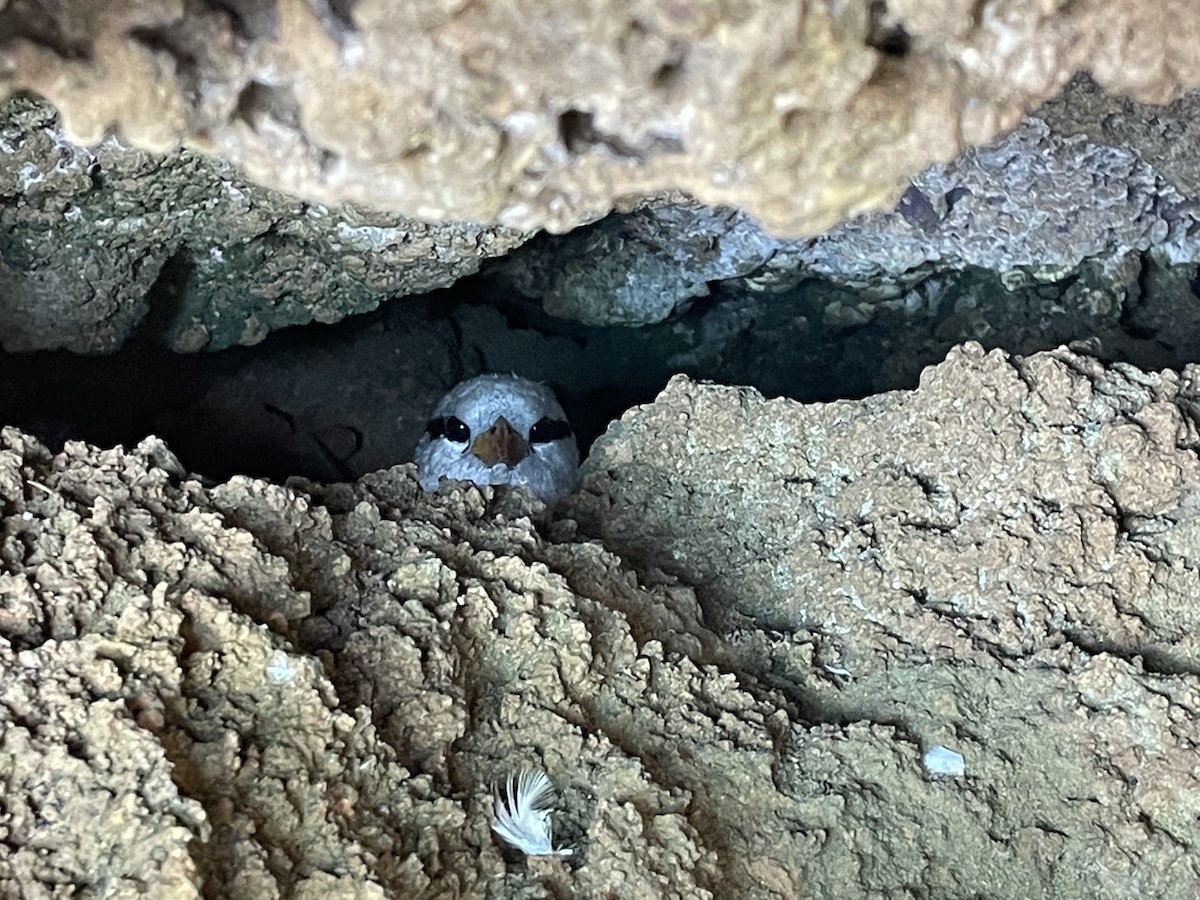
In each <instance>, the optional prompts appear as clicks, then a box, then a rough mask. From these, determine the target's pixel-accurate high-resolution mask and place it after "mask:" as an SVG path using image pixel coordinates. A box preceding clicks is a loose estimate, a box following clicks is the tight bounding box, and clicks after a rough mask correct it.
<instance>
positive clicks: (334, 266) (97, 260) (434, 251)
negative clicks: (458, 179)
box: [0, 11, 526, 353]
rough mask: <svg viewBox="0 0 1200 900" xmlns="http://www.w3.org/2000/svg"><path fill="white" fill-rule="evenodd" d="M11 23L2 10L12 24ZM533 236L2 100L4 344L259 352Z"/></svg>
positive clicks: (453, 275) (443, 279)
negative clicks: (82, 125) (134, 141)
mask: <svg viewBox="0 0 1200 900" xmlns="http://www.w3.org/2000/svg"><path fill="white" fill-rule="evenodd" d="M3 15H4V12H3V11H0V16H3ZM525 237H526V236H525V235H522V234H519V233H517V232H514V231H512V230H511V229H507V228H485V227H480V226H476V225H469V224H462V223H445V224H440V225H430V224H427V223H424V222H417V221H413V220H410V219H405V218H403V217H400V216H397V215H394V214H385V213H380V212H375V211H371V210H366V209H356V208H352V207H349V206H342V207H338V208H327V207H324V206H321V205H319V204H313V203H304V202H301V201H300V200H297V199H295V198H293V197H288V196H285V195H283V194H280V193H279V192H278V191H274V190H268V189H264V188H261V187H257V186H255V185H252V184H249V183H247V182H246V180H245V179H244V177H243V176H241V175H240V174H239V173H238V172H236V171H235V170H234V169H233V168H232V167H231V166H229V165H228V164H227V163H224V162H220V161H217V160H213V159H209V158H206V157H203V156H201V155H198V154H196V153H194V152H191V151H186V150H176V151H172V152H170V153H167V154H163V155H159V154H154V153H148V152H145V151H141V150H132V149H130V148H129V147H127V146H125V145H123V144H121V143H120V142H118V141H117V140H116V139H113V138H108V139H106V140H104V141H102V142H100V143H99V144H97V145H95V146H93V147H90V148H89V147H84V146H79V145H76V144H73V143H71V142H70V141H68V140H67V139H66V138H65V136H64V135H63V132H62V129H61V127H60V125H59V123H58V121H57V116H56V115H55V113H54V111H53V110H52V109H51V108H50V107H49V106H47V105H46V104H45V103H41V102H37V101H33V100H30V99H28V98H24V97H10V98H9V99H8V100H6V101H0V318H2V319H3V321H4V328H3V329H2V330H0V347H2V348H3V349H4V350H7V351H18V352H27V351H31V350H44V349H59V348H63V349H68V350H73V351H76V352H81V353H108V352H112V351H114V350H117V349H119V348H120V347H121V346H122V345H123V344H124V343H125V342H126V341H127V340H128V339H129V337H130V336H131V335H132V334H134V333H135V332H138V333H140V334H141V335H143V336H153V337H155V338H157V339H159V340H161V341H162V342H164V343H165V344H167V345H169V346H171V347H173V348H174V349H177V350H181V351H194V350H200V349H221V348H225V347H230V346H235V345H238V344H243V345H244V344H254V343H257V342H258V341H261V340H262V339H263V338H264V337H266V335H267V334H268V333H269V332H270V331H272V330H275V329H279V328H283V327H285V326H288V325H296V324H302V323H308V322H312V321H317V322H324V323H328V322H336V321H338V320H339V319H341V318H343V317H344V316H347V315H350V314H352V313H356V312H364V311H366V310H370V309H374V308H375V307H376V306H378V305H379V304H380V303H381V302H382V301H383V300H385V299H387V298H388V297H391V296H395V295H398V294H410V293H421V292H423V291H429V290H433V289H434V288H438V287H445V286H446V285H449V284H451V283H453V282H454V281H455V280H457V279H458V278H460V277H462V276H463V275H466V274H469V273H471V272H474V271H475V270H476V269H478V267H479V265H480V263H481V262H482V260H483V259H485V258H486V257H488V256H492V255H499V254H503V253H505V252H506V251H508V250H509V249H511V248H512V247H514V246H516V245H518V244H520V243H521V242H522V241H523V240H524V239H525Z"/></svg>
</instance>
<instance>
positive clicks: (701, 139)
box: [0, 0, 1200, 234]
mask: <svg viewBox="0 0 1200 900" xmlns="http://www.w3.org/2000/svg"><path fill="white" fill-rule="evenodd" d="M0 35H3V36H4V39H2V41H3V42H2V43H0V92H7V91H11V90H15V89H29V90H33V91H36V92H38V93H39V94H41V95H43V96H45V97H47V98H48V99H49V100H50V101H51V102H52V103H54V104H55V105H56V106H58V107H59V108H60V109H61V110H62V111H63V115H64V120H65V123H66V127H67V132H68V134H70V135H71V137H72V139H73V140H75V141H78V142H81V143H84V144H91V143H94V142H97V141H99V140H100V139H101V138H102V137H103V136H104V135H105V134H106V133H107V132H108V131H109V130H110V129H115V130H116V131H117V132H118V133H119V135H120V136H121V138H122V139H123V140H125V141H127V142H128V143H129V144H131V145H133V146H137V147H141V148H144V149H148V150H154V151H158V152H165V151H167V150H169V149H171V148H172V147H174V146H175V145H176V144H177V143H179V142H184V143H185V144H187V145H188V146H190V147H193V148H196V149H199V150H202V151H206V152H210V153H212V154H214V155H216V156H218V157H220V158H222V159H226V160H229V161H230V162H233V163H234V164H236V165H239V166H241V167H242V168H243V169H244V170H245V171H246V172H247V173H248V174H249V177H250V178H251V179H252V180H254V181H255V182H258V183H261V184H266V185H270V186H272V187H275V188H279V189H282V190H285V191H288V192H290V193H294V194H296V195H298V196H303V197H306V198H308V199H310V200H315V201H319V202H322V203H326V204H334V203H340V202H343V201H352V202H358V203H369V204H371V205H374V206H378V207H381V208H384V209H390V210H394V211H397V212H400V213H403V214H405V215H407V216H410V217H414V218H419V219H422V220H426V221H450V220H466V221H475V222H484V223H501V224H506V225H510V226H512V227H516V228H519V229H522V230H531V229H533V228H539V227H547V228H549V229H551V230H554V231H565V230H567V229H569V228H571V227H574V226H576V225H578V224H580V223H582V222H586V221H588V220H591V219H594V218H596V217H598V216H601V215H603V214H605V213H607V212H608V211H610V210H611V209H613V208H614V207H618V206H620V205H622V204H624V203H626V202H627V201H628V200H629V199H630V198H637V197H640V196H643V195H645V194H647V193H653V192H655V191H658V190H664V189H676V188H677V189H682V190H685V191H687V192H688V193H690V194H691V195H693V196H695V197H697V198H698V199H699V200H701V201H702V202H705V203H709V204H724V205H730V206H736V207H739V208H742V209H745V210H747V211H748V212H750V213H751V214H752V215H754V216H756V217H757V218H758V219H759V220H760V221H762V222H763V223H764V224H765V225H767V226H768V227H769V228H771V229H772V230H773V231H777V232H780V233H788V234H802V233H808V234H812V233H818V232H820V231H822V230H824V229H826V228H828V227H829V226H831V225H833V224H834V223H835V222H837V221H839V220H841V219H842V218H843V217H844V216H846V215H848V214H852V213H855V212H860V211H863V210H867V209H873V208H879V207H886V206H890V205H891V204H892V203H893V202H894V201H895V199H896V197H897V196H898V195H899V193H900V192H901V190H903V187H904V184H905V182H906V180H907V179H908V178H909V177H911V176H912V175H913V174H914V173H915V172H917V171H918V170H919V169H920V168H922V167H923V166H924V165H926V164H927V163H928V162H929V161H930V160H931V159H949V158H950V157H951V156H953V155H954V154H955V153H956V152H957V151H959V150H961V149H962V148H963V147H964V146H967V145H970V144H976V143H980V142H982V141H985V140H987V139H989V138H990V137H992V136H993V135H994V134H996V133H997V132H998V131H1000V130H1002V129H1003V128H1006V127H1008V126H1010V125H1012V124H1013V123H1014V122H1015V121H1016V120H1017V118H1018V116H1019V115H1020V113H1021V112H1022V111H1023V110H1025V109H1029V108H1030V107H1032V106H1034V105H1036V104H1037V103H1038V102H1039V101H1041V100H1043V99H1045V98H1047V97H1049V96H1051V95H1052V94H1054V93H1055V92H1056V91H1057V90H1058V89H1059V88H1061V87H1062V85H1063V84H1065V83H1066V82H1067V80H1068V79H1069V78H1070V77H1071V75H1072V74H1073V73H1074V72H1075V71H1076V70H1078V69H1081V68H1089V69H1091V70H1092V71H1093V72H1094V74H1095V77H1096V78H1097V80H1098V81H1099V82H1100V83H1101V84H1103V85H1104V86H1105V87H1106V88H1107V89H1109V90H1111V91H1113V92H1115V93H1119V94H1125V95H1129V96H1132V97H1135V98H1137V99H1139V100H1142V101H1148V102H1165V101H1167V100H1169V99H1172V98H1173V97H1176V96H1178V95H1179V93H1180V92H1181V91H1183V90H1185V89H1187V88H1189V87H1194V86H1196V84H1197V82H1198V81H1200V73H1198V72H1197V70H1196V67H1195V65H1194V52H1193V48H1194V47H1195V45H1196V43H1197V41H1198V39H1200V8H1197V7H1196V5H1195V4H1194V3H1192V2H1191V0H1163V2H1158V3H1144V2H1141V0H1120V2H1113V0H1079V2H1074V3H1052V4H1047V3H1044V2H1035V0H983V2H979V0H946V2H941V3H936V4H930V3H927V2H923V0H891V2H889V3H883V2H866V0H855V2H848V3H827V2H820V0H756V2H753V3H737V4H723V3H717V2H705V0H696V2H680V3H672V4H659V3H647V2H641V0H624V2H616V3H610V2H598V0H554V2H537V3H531V2H522V3H515V2H511V0H477V2H471V3H403V4H396V3H392V2H388V0H357V2H353V3H326V2H311V0H272V2H257V0H254V2H252V0H221V2H217V0H150V2H143V3H137V4H129V3H126V2H125V0H63V2H59V3H55V4H45V3H41V2H37V0H9V2H7V3H5V4H3V5H0ZM398 48H403V49H402V52H398Z"/></svg>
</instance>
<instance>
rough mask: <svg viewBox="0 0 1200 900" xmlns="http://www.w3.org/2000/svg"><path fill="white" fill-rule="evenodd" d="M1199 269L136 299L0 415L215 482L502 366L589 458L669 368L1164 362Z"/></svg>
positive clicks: (399, 435) (1188, 321)
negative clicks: (180, 306) (170, 327)
mask: <svg viewBox="0 0 1200 900" xmlns="http://www.w3.org/2000/svg"><path fill="white" fill-rule="evenodd" d="M1195 268H1196V267H1194V266H1186V267H1175V268H1169V269H1164V268H1160V267H1157V266H1156V265H1155V264H1153V263H1151V262H1149V261H1145V263H1144V274H1143V276H1142V277H1141V278H1139V279H1138V282H1137V285H1136V288H1135V291H1134V293H1133V294H1131V295H1129V296H1125V297H1124V298H1123V299H1122V298H1116V299H1114V298H1113V297H1108V298H1106V299H1105V300H1104V301H1097V300H1095V297H1094V296H1092V293H1094V292H1092V293H1088V292H1086V291H1081V289H1080V285H1079V281H1078V278H1077V277H1076V276H1072V277H1070V278H1067V279H1064V280H1063V281H1061V282H1057V283H1052V284H1042V285H1037V286H1035V287H1028V288H1023V289H1019V290H1011V291H1010V290H1008V289H1006V288H1005V287H1004V286H1003V285H1001V284H1000V282H999V279H998V277H997V276H996V275H995V274H994V273H989V272H984V271H966V272H953V273H946V275H944V276H941V277H931V278H927V279H925V280H924V281H922V282H921V283H920V284H918V285H917V286H915V287H914V288H913V289H911V290H909V291H906V292H903V293H901V294H899V295H898V296H896V297H893V298H890V299H882V300H881V299H880V298H879V297H878V296H874V295H871V296H868V294H867V293H864V292H862V291H856V290H853V289H850V288H847V287H844V286H838V285H835V284H833V283H831V282H828V281H825V280H823V279H819V278H809V279H805V280H802V281H800V282H799V283H798V284H795V285H793V286H791V287H789V288H788V289H787V290H784V291H779V292H774V293H769V292H761V291H754V290H748V289H746V287H745V286H744V282H738V283H737V284H736V285H735V284H734V283H733V282H714V283H712V284H711V285H710V286H709V288H710V290H709V296H707V297H699V298H696V299H695V300H693V301H692V302H691V303H690V304H689V306H688V308H687V309H686V310H684V311H682V312H680V313H677V314H676V315H674V316H672V317H671V318H669V319H668V320H667V321H665V322H661V323H659V324H653V325H645V326H641V327H628V326H605V327H591V326H585V325H581V324H579V323H576V322H571V321H567V320H563V319H559V318H556V317H554V316H551V315H549V314H547V313H546V312H545V311H544V310H543V309H542V308H541V305H540V304H539V303H538V302H536V301H534V300H530V299H527V298H522V297H519V296H517V295H515V294H514V293H513V292H512V290H511V287H508V286H505V285H503V284H501V283H500V282H498V281H496V280H495V279H492V278H491V277H489V269H488V267H487V266H485V267H484V270H483V271H482V272H481V273H479V274H478V275H475V276H471V277H468V278H466V279H463V280H461V281H460V282H458V283H457V284H456V285H454V286H453V287H451V288H447V289H443V290H440V291H436V292H433V293H431V294H427V295H422V296H419V297H407V298H397V299H395V300H392V301H390V302H388V303H386V304H384V305H383V306H382V307H381V308H380V309H378V310H376V311H375V312H372V313H367V314H362V315H358V316H353V317H350V318H348V319H346V320H344V321H342V322H340V323H338V324H335V325H307V326H300V327H293V328H290V329H286V330H283V331H279V332H276V333H274V334H272V335H270V336H269V337H267V339H266V340H264V341H263V342H262V343H260V344H258V345H257V346H254V347H249V348H237V349H233V350H225V351H221V352H215V353H199V354H191V355H188V354H179V353H175V352H172V351H170V350H168V349H166V348H165V347H163V346H162V345H161V343H160V342H157V341H155V340H154V337H153V328H152V327H151V326H152V323H153V322H154V321H155V320H156V314H155V312H153V311H152V312H151V315H150V316H149V317H148V319H147V323H148V325H147V327H146V328H143V329H142V330H141V331H140V332H139V336H138V338H137V339H136V340H133V341H131V342H129V343H128V344H127V345H126V346H125V347H124V348H123V349H122V350H120V351H119V352H117V353H115V354H113V355H111V356H103V357H85V356H78V355H73V354H70V353H66V352H53V353H48V352H43V353H36V354H31V355H13V354H5V355H0V398H2V402H0V408H2V409H3V419H4V422H5V423H6V424H11V425H15V426H17V427H20V428H23V429H25V430H28V431H30V432H31V433H33V434H35V435H37V436H38V437H40V438H41V439H43V440H44V441H46V442H47V443H48V444H49V445H50V446H51V447H52V448H55V449H57V448H58V447H60V446H61V444H62V443H63V441H65V440H71V439H75V440H84V441H87V442H89V443H93V444H98V445H101V446H108V445H113V444H118V443H120V444H124V445H127V446H128V445H131V444H134V443H136V442H137V441H139V440H140V439H141V438H143V437H144V436H145V435H147V434H151V433H154V434H157V435H159V436H160V437H162V438H163V439H165V440H166V441H167V443H168V445H169V446H171V448H172V449H173V450H174V451H175V452H176V454H177V455H178V456H179V457H180V459H181V461H182V462H183V464H184V466H185V467H186V468H188V469H189V470H192V471H195V472H197V473H199V474H201V475H203V476H205V477H207V478H210V479H213V480H224V479H226V478H228V477H229V476H231V475H234V474H246V475H251V476H256V477H264V478H269V479H271V480H274V481H283V480H285V479H286V478H288V477H289V476H302V477H305V478H309V479H312V480H316V481H326V482H329V481H346V480H352V479H354V478H357V477H359V476H361V475H362V474H364V473H366V472H369V471H373V470H375V469H380V468H386V467H388V466H391V465H395V464H397V463H402V462H407V461H408V460H409V459H410V458H411V452H412V449H413V447H414V446H415V444H416V441H417V439H418V437H419V436H420V433H421V430H422V429H423V427H424V423H425V421H426V418H427V415H428V411H429V410H430V409H431V408H432V406H433V404H434V403H435V402H436V400H437V399H438V397H439V396H440V395H441V394H442V393H443V392H444V391H445V390H446V389H448V388H449V387H451V386H452V385H453V384H455V383H456V382H457V381H459V380H460V379H462V378H465V377H469V376H471V375H474V374H477V373H479V372H484V371H499V372H516V373H518V374H522V375H525V376H527V377H531V378H534V379H537V380H541V381H545V382H547V383H549V384H551V385H552V386H553V387H554V388H555V389H556V391H557V392H558V394H559V396H560V398H561V400H562V401H563V405H564V407H565V408H566V410H567V413H568V415H569V416H570V418H571V420H572V422H573V424H574V426H575V428H576V431H577V434H578V435H579V438H580V443H581V447H582V449H583V450H584V452H585V453H586V450H587V448H589V447H590V445H591V444H592V442H593V441H594V440H595V439H596V438H597V437H598V436H599V435H600V434H602V433H603V432H604V430H605V428H606V427H607V426H608V424H609V423H610V421H611V420H613V419H615V418H617V417H619V416H620V415H621V414H622V413H623V412H624V411H625V410H627V409H629V408H630V407H632V406H634V405H636V404H640V403H646V402H649V401H651V400H652V399H653V398H654V397H655V395H656V394H657V393H658V391H659V390H660V389H661V388H662V387H663V386H664V385H665V384H666V382H667V380H668V379H669V378H670V377H671V376H672V375H673V374H675V373H684V374H687V375H689V376H691V377H694V378H697V379H701V380H712V381H718V382H723V383H729V384H741V385H749V386H753V387H755V388H757V389H758V390H760V391H761V392H762V393H764V394H765V395H767V396H787V397H791V398H793V399H796V400H798V401H801V402H826V401H833V400H838V399H858V398H861V397H864V396H867V395H870V394H873V393H878V392H881V391H887V390H897V389H911V388H914V387H916V386H917V381H918V378H919V375H920V372H921V371H922V369H923V368H925V367H926V366H929V365H933V364H935V363H937V362H940V361H941V359H942V358H943V357H944V356H945V354H946V352H947V351H948V350H949V348H950V347H951V346H953V345H954V344H957V343H961V342H962V341H965V340H978V341H980V343H982V344H983V345H984V346H985V347H987V348H989V349H991V348H995V347H999V348H1001V349H1004V350H1006V351H1009V352H1012V353H1016V354H1029V353H1032V352H1036V351H1038V350H1042V349H1049V348H1052V347H1055V346H1058V345H1060V344H1063V343H1070V342H1088V343H1087V344H1086V349H1087V351H1088V352H1091V353H1094V354H1095V355H1098V356H1100V357H1102V358H1104V359H1105V360H1106V361H1112V360H1121V361H1126V362H1130V363H1133V364H1135V365H1137V366H1139V367H1141V368H1146V369H1157V368H1163V367H1172V368H1179V367H1182V366H1183V365H1186V364H1187V363H1189V362H1192V361H1195V360H1196V359H1197V357H1198V351H1200V313H1198V312H1197V309H1196V303H1195V302H1194V301H1195V298H1196V293H1195V290H1194V287H1195V284H1196V271H1195ZM181 277H182V276H181ZM1081 297H1082V298H1089V297H1090V298H1091V299H1092V301H1093V302H1090V303H1088V302H1080V298H1081Z"/></svg>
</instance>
